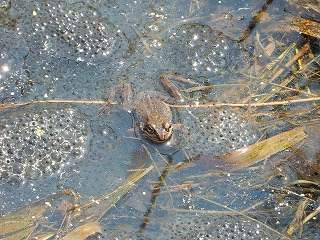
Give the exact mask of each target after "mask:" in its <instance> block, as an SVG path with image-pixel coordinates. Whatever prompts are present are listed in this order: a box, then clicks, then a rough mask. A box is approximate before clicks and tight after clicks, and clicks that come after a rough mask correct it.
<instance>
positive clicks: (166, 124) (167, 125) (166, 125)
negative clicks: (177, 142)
mask: <svg viewBox="0 0 320 240" xmlns="http://www.w3.org/2000/svg"><path fill="white" fill-rule="evenodd" d="M162 126H163V128H164V130H166V132H170V129H171V128H172V124H170V123H164V124H163V125H162Z"/></svg>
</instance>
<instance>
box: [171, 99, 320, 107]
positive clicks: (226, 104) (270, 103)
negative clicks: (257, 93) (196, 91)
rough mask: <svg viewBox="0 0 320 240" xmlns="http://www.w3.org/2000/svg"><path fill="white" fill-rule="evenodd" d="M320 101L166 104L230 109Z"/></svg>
mask: <svg viewBox="0 0 320 240" xmlns="http://www.w3.org/2000/svg"><path fill="white" fill-rule="evenodd" d="M312 101H320V97H314V98H304V99H293V100H287V101H275V102H267V103H212V104H202V105H201V104H200V105H198V104H193V105H192V104H189V105H186V104H185V105H175V104H168V106H169V107H173V108H206V107H221V106H230V107H264V106H277V105H288V104H292V103H301V102H312Z"/></svg>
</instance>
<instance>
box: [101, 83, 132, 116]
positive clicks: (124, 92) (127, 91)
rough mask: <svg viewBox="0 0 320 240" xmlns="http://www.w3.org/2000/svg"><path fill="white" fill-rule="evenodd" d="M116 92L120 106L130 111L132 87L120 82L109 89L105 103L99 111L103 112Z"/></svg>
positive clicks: (113, 98)
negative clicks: (118, 95)
mask: <svg viewBox="0 0 320 240" xmlns="http://www.w3.org/2000/svg"><path fill="white" fill-rule="evenodd" d="M117 93H120V96H121V103H122V108H123V109H124V110H126V111H128V112H131V111H132V99H133V91H132V88H131V86H130V84H128V83H126V82H121V83H119V84H118V85H116V86H115V87H113V88H112V89H111V90H110V91H109V93H108V97H107V98H106V104H105V105H104V106H103V108H102V111H101V112H104V111H105V110H106V109H107V108H108V107H110V106H111V105H112V104H111V103H112V102H113V101H114V100H115V98H116V94H117ZM101 112H100V113H101Z"/></svg>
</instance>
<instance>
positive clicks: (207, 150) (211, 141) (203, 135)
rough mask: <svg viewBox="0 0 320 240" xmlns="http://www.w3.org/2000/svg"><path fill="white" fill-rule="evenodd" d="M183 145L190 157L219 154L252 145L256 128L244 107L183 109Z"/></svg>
mask: <svg viewBox="0 0 320 240" xmlns="http://www.w3.org/2000/svg"><path fill="white" fill-rule="evenodd" d="M180 114H181V120H182V122H183V124H184V125H185V128H186V129H185V130H182V133H183V134H182V135H183V136H182V139H183V140H182V143H183V144H182V146H183V149H184V150H185V152H186V153H187V154H188V155H189V156H191V157H194V156H198V155H207V154H209V155H220V154H224V153H229V152H231V151H233V150H236V149H240V148H243V147H246V146H248V145H249V144H252V143H253V142H254V141H255V140H257V138H258V131H257V127H255V126H254V125H252V123H251V122H250V121H249V120H248V119H247V118H246V112H245V111H244V110H243V109H237V108H231V107H214V108H189V109H186V110H182V111H181V113H180Z"/></svg>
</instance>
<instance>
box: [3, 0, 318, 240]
mask: <svg viewBox="0 0 320 240" xmlns="http://www.w3.org/2000/svg"><path fill="white" fill-rule="evenodd" d="M235 2H236V3H235ZM318 7H319V6H318ZM261 9H262V10H261ZM285 10H286V11H285ZM259 11H261V12H266V14H267V17H266V19H268V16H277V17H278V18H281V17H285V16H291V15H290V14H292V15H294V13H295V11H296V9H295V8H294V3H287V2H286V1H269V2H268V4H266V3H265V1H262V0H261V1H260V0H259V1H225V0H222V1H193V0H191V1H189V0H188V1H185V0H177V1H165V0H153V1H151V0H150V1H148V0H137V1H122V0H106V1H104V0H91V1H90V0H88V1H74V0H69V1H63V0H61V1H25V0H12V1H0V80H1V82H0V100H1V103H3V104H8V105H6V106H11V105H10V104H15V103H20V102H33V101H38V100H57V101H56V102H55V103H53V102H51V103H43V102H42V103H35V104H28V105H27V106H20V107H10V108H7V109H4V110H2V111H1V112H0V216H1V215H6V214H9V213H12V212H13V211H15V210H17V209H19V208H21V207H24V206H26V205H28V204H30V203H33V202H35V201H37V200H38V199H41V198H44V197H46V196H48V195H50V194H52V193H55V192H58V191H60V190H63V189H73V190H74V191H75V192H77V193H78V194H79V195H80V203H86V202H88V201H91V200H92V199H94V198H95V197H97V196H100V195H102V194H107V193H110V192H112V191H113V190H114V189H116V188H117V187H119V186H121V184H123V183H124V182H125V181H126V179H127V177H128V176H129V175H130V171H131V170H133V169H137V168H143V167H145V166H149V165H154V166H155V169H154V170H153V171H152V172H151V173H150V174H148V175H147V176H146V177H145V178H143V179H142V180H141V181H140V182H139V183H138V184H137V185H136V186H135V187H134V188H133V189H132V190H131V191H130V192H129V193H128V194H126V195H125V196H124V197H123V198H121V199H120V200H119V202H118V203H117V204H116V205H115V206H114V207H113V208H111V210H110V211H109V212H107V213H106V214H105V216H103V217H102V218H101V219H100V223H101V225H102V229H103V234H102V235H101V236H100V235H99V236H96V238H101V237H102V238H105V239H219V238H221V239H280V238H283V239H285V238H287V236H286V235H285V234H284V232H283V231H284V229H285V227H286V226H287V225H288V224H289V223H290V222H291V219H292V215H294V214H291V215H290V216H291V217H290V216H289V215H286V214H285V213H286V211H287V210H288V208H289V207H290V204H291V203H292V202H298V201H299V200H300V199H299V198H298V197H297V196H287V197H283V198H284V199H282V200H279V199H277V198H276V195H274V194H275V186H277V187H279V189H280V188H281V187H283V186H285V185H286V184H287V183H288V182H290V181H291V180H292V181H294V180H296V179H297V177H296V175H297V173H296V172H294V171H293V172H294V173H293V172H291V170H289V168H290V167H288V168H284V169H285V170H283V169H282V171H285V177H284V178H280V177H279V178H278V175H277V176H274V175H275V174H274V172H273V171H272V174H271V175H267V173H265V172H264V173H263V174H262V173H261V168H259V167H252V168H249V169H247V170H243V171H236V172H232V173H230V172H228V171H227V170H225V169H215V167H216V166H215V164H213V163H210V161H209V163H208V161H201V158H202V157H203V156H220V155H223V154H227V153H230V152H232V151H234V150H237V149H243V148H245V147H247V146H249V145H251V144H254V143H255V142H257V141H260V140H263V139H265V138H267V137H270V136H273V135H276V134H277V133H280V132H285V131H287V130H289V129H291V128H293V127H294V126H296V125H299V124H295V123H292V122H286V123H283V124H279V126H278V128H272V129H271V128H269V129H268V130H266V129H265V128H262V127H261V126H262V123H264V122H263V121H264V120H266V119H267V120H269V119H268V118H261V116H260V118H257V117H256V116H254V114H251V110H252V109H251V108H250V107H246V108H237V107H230V106H220V107H215V108H195V107H194V108H190V107H189V108H172V111H173V115H174V121H175V122H176V123H181V124H182V125H183V126H184V127H183V128H182V129H179V130H175V131H174V134H173V136H172V138H171V139H170V141H168V142H166V143H163V144H158V143H153V142H152V141H149V140H148V139H145V138H143V136H141V131H139V129H137V128H139V126H137V124H136V123H135V119H134V117H133V116H132V114H131V113H130V112H127V111H125V110H124V109H122V107H121V104H120V103H121V96H120V94H117V95H116V99H115V101H117V102H118V103H119V104H117V105H116V106H112V107H110V106H109V107H107V108H104V106H103V105H102V104H94V103H91V104H86V103H85V102H84V101H91V100H93V101H94V100H103V99H106V98H107V97H108V94H109V93H110V91H111V90H112V89H114V88H115V86H118V85H119V84H121V83H123V82H126V83H129V84H130V86H131V87H132V89H133V92H134V93H133V95H136V94H137V93H139V92H143V91H146V90H152V91H156V92H159V93H161V94H163V95H167V96H169V93H168V92H166V90H165V89H164V88H163V86H162V85H161V84H160V81H159V80H160V75H161V74H164V73H169V74H178V75H180V76H183V77H185V78H189V79H191V80H192V81H195V82H196V83H197V84H199V86H206V87H208V88H205V89H201V91H185V92H183V93H184V95H185V96H186V99H187V101H185V102H184V104H189V103H190V104H196V105H199V104H207V103H209V104H210V103H211V104H212V103H216V102H237V101H239V98H245V97H252V95H251V94H252V93H251V92H250V91H248V90H247V89H245V90H243V85H244V84H247V85H250V88H251V90H257V89H259V84H260V82H259V81H257V82H259V83H252V82H251V81H252V79H254V77H253V75H254V73H253V72H254V71H253V66H254V64H255V60H256V57H257V54H256V52H255V51H256V49H257V47H256V45H255V39H256V38H255V37H254V36H255V35H256V34H257V33H259V32H261V33H262V37H261V39H262V38H263V39H267V37H269V38H268V41H269V42H273V41H274V42H277V41H278V44H279V46H280V45H281V46H282V44H280V43H279V42H280V41H282V42H285V44H286V45H287V46H289V45H290V44H291V43H294V42H298V43H299V44H300V45H301V46H302V45H303V44H304V43H306V42H308V41H310V39H308V38H307V37H304V36H301V35H300V34H299V33H297V32H294V31H292V33H290V34H289V33H288V32H285V31H283V32H281V31H277V32H276V34H274V35H273V38H274V39H272V40H271V39H270V36H268V34H270V33H269V32H268V31H264V29H263V27H261V26H260V25H259V21H258V22H256V25H253V20H254V18H253V17H252V16H253V14H255V13H257V12H259ZM288 12H291V13H288ZM313 16H314V15H313ZM314 18H316V17H314ZM318 19H319V18H318ZM263 21H267V20H262V21H261V22H262V23H263ZM252 26H253V27H252ZM284 38H285V40H283V39H284ZM289 41H290V42H289ZM312 43H313V44H314V47H315V49H317V47H319V39H313V42H312ZM282 47H283V48H284V49H286V48H285V46H282ZM318 50H319V49H318ZM282 52H283V49H280V47H279V48H276V49H275V50H274V53H273V54H274V55H275V56H279V55H280V54H281V53H282ZM313 53H315V54H319V52H316V51H314V52H313ZM261 59H262V58H261ZM272 60H273V59H272ZM261 61H262V60H261ZM316 67H318V66H316ZM315 72H316V71H315ZM306 78H307V77H306ZM306 78H302V77H301V81H303V86H304V87H306V86H307V87H308V88H309V89H310V90H311V91H316V92H319V84H318V83H317V80H315V81H314V80H310V79H306ZM299 80H300V79H299ZM318 81H319V79H318ZM310 82H312V84H311V83H310ZM213 85H214V86H215V87H213V88H211V86H213ZM181 87H182V86H181ZM268 90H269V88H267V89H265V90H264V92H263V91H262V92H260V93H263V94H266V93H268ZM278 99H282V98H281V96H276V97H275V98H274V99H273V100H278ZM59 100H60V102H59ZM61 100H74V101H83V102H81V103H80V102H77V103H76V102H73V103H66V102H63V101H61ZM170 103H172V102H170ZM102 109H103V110H102ZM267 111H270V112H271V110H269V109H268V110H267ZM312 114H314V116H317V113H314V112H312ZM257 115H258V114H257ZM270 116H271V115H270ZM312 116H313V115H312ZM267 117H269V116H267ZM310 118H311V115H310ZM258 120H259V121H260V122H259V121H258ZM142 135H143V134H142ZM314 147H315V148H316V149H319V145H318V143H317V141H315V143H314ZM182 162H184V163H187V165H188V164H190V165H188V167H182V168H181V169H180V168H177V164H178V165H179V163H182ZM172 166H176V167H172ZM171 167H172V168H171ZM273 167H274V166H273ZM270 168H271V167H270ZM270 168H268V169H269V171H270V172H271V170H270ZM209 169H213V170H216V171H212V172H210V171H208V170H209ZM266 172H267V171H266ZM315 172H316V170H315ZM206 174H208V175H206ZM261 174H262V176H261ZM160 175H161V177H160ZM288 178H289V180H288ZM309 180H310V179H309ZM311 180H314V179H313V178H311ZM265 181H268V184H267V185H264V184H265ZM269 184H270V185H269ZM257 186H259V187H257ZM278 191H279V192H281V191H280V190H278ZM279 192H278V193H279ZM279 195H280V194H279ZM277 196H278V195H277ZM150 199H151V200H150ZM318 203H319V200H318ZM316 204H317V202H316V201H314V202H312V203H310V204H309V205H310V206H309V207H310V209H313V208H316V206H317V205H316ZM292 205H293V204H292ZM230 209H233V210H234V211H233V212H232V211H231V212H227V210H230ZM265 209H267V210H265ZM264 210H265V211H266V212H265V213H264V212H263V211H264ZM241 211H243V212H244V213H245V214H248V215H250V218H248V217H245V216H243V215H241V214H239V212H241ZM226 212H227V213H226ZM231 213H232V214H231ZM251 218H253V219H251ZM260 223H264V224H266V225H263V224H260ZM318 224H319V220H317V219H314V221H312V222H309V223H307V224H306V226H305V228H304V232H303V238H304V239H317V238H318V237H319V235H320V233H319V228H318V227H316V226H317V225H318ZM272 229H275V231H274V230H272ZM0 238H1V230H0Z"/></svg>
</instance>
